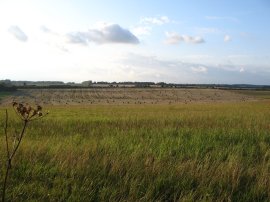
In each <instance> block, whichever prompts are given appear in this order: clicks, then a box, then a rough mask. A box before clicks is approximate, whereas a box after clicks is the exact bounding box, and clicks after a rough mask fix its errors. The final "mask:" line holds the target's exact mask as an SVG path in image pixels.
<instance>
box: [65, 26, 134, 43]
mask: <svg viewBox="0 0 270 202" xmlns="http://www.w3.org/2000/svg"><path fill="white" fill-rule="evenodd" d="M67 38H68V42H70V43H74V44H83V45H87V44H88V43H89V42H94V43H96V44H107V43H125V44H138V43H139V39H138V38H137V37H136V36H135V35H134V34H132V33H131V32H130V31H129V30H127V29H124V28H122V27H121V26H120V25H118V24H104V25H103V26H101V27H100V28H97V29H89V30H88V31H86V32H73V33H69V34H67Z"/></svg>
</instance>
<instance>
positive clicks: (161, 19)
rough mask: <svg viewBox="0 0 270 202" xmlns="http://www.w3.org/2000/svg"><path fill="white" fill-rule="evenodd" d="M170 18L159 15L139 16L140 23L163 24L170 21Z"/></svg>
mask: <svg viewBox="0 0 270 202" xmlns="http://www.w3.org/2000/svg"><path fill="white" fill-rule="evenodd" d="M170 22H171V20H170V19H169V18H168V17H167V16H160V17H144V18H141V20H140V23H141V24H154V25H163V24H167V23H170Z"/></svg>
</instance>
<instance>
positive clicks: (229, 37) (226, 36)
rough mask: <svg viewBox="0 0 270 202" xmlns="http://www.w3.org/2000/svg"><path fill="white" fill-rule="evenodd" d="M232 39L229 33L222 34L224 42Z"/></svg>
mask: <svg viewBox="0 0 270 202" xmlns="http://www.w3.org/2000/svg"><path fill="white" fill-rule="evenodd" d="M231 40H232V37H231V36H230V35H225V36H224V42H229V41H231Z"/></svg>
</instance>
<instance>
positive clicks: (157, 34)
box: [0, 0, 270, 85]
mask: <svg viewBox="0 0 270 202" xmlns="http://www.w3.org/2000/svg"><path fill="white" fill-rule="evenodd" d="M0 19H1V20H0V55H1V60H0V79H12V80H62V81H66V82H68V81H75V82H81V81H84V80H93V81H154V82H160V81H164V82H173V83H217V84H221V83H228V84H233V83H247V84H268V85H270V39H269V36H270V26H269V21H270V1H268V0H239V1H233V0H219V1H214V0H204V1H195V0H191V1H182V0H170V1H168V0H167V1H165V0H155V1H154V0H148V1H145V0H136V1H131V0H130V1H124V0H114V1H112V0H111V1H108V0H106V1H105V0H96V1H94V0H92V1H91V0H88V1H87V0H76V1H75V0H58V1H55V0H54V1H53V0H46V1H41V0H24V1H21V0H1V1H0Z"/></svg>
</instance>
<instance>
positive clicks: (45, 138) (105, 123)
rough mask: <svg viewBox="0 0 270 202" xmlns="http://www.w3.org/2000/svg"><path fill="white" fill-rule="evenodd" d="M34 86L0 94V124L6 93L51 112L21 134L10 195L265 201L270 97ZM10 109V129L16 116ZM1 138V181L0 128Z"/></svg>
mask: <svg viewBox="0 0 270 202" xmlns="http://www.w3.org/2000/svg"><path fill="white" fill-rule="evenodd" d="M91 90H92V89H91ZM40 91H41V90H28V91H27V90H25V91H24V92H19V93H18V94H15V95H11V96H10V97H5V98H4V99H2V100H1V103H2V107H0V120H1V128H3V127H4V118H5V117H4V109H5V108H6V107H7V104H8V103H9V102H10V101H12V100H17V101H25V102H29V103H35V102H37V103H41V104H43V105H44V107H45V110H49V111H50V114H49V115H48V116H46V117H45V118H43V119H41V120H38V121H35V122H32V123H30V125H29V128H28V129H27V131H26V136H25V138H24V139H23V142H22V145H21V147H20V149H19V151H18V154H17V156H16V159H15V161H14V163H13V168H12V171H11V175H10V177H9V184H8V189H7V198H8V200H11V201H31V200H32V201H268V200H269V197H270V186H269V185H270V147H269V146H270V101H269V100H268V99H265V98H263V99H262V98H258V97H256V96H254V95H250V94H247V93H245V92H244V93H242V92H240V93H239V92H230V91H221V90H203V89H180V90H176V89H167V90H166V89H165V90H161V89H154V90H152V89H145V90H143V89H129V90H126V89H95V90H92V91H91V92H87V93H85V92H82V91H83V90H79V89H78V90H76V92H75V93H74V90H70V91H71V92H66V91H67V90H61V91H60V90H59V91H53V90H42V94H41V92H40ZM62 91H65V92H62ZM88 91H90V90H88ZM105 91H109V92H106V93H104V92H105ZM116 91H118V92H119V91H120V92H122V91H123V92H122V93H118V94H117V92H116ZM134 91H136V92H135V93H134ZM138 91H141V92H138ZM81 92H82V93H81ZM160 94H161V95H160ZM162 95H163V96H162ZM107 100H109V102H107ZM113 100H114V102H113ZM91 102H92V103H91ZM66 103H67V104H66ZM8 110H9V114H10V119H11V122H10V126H9V129H10V133H11V134H12V133H14V130H12V128H19V127H20V121H19V119H18V118H17V117H16V115H15V113H14V112H13V111H12V109H11V108H8ZM17 130H18V129H17ZM0 141H1V147H0V169H1V175H0V180H1V182H2V181H3V174H4V167H5V155H6V154H5V147H4V134H3V135H1V136H0Z"/></svg>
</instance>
